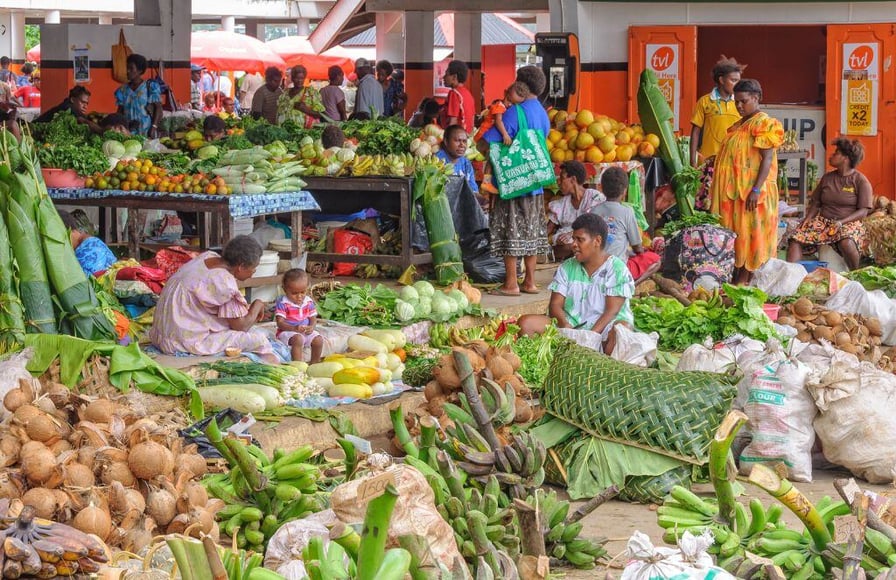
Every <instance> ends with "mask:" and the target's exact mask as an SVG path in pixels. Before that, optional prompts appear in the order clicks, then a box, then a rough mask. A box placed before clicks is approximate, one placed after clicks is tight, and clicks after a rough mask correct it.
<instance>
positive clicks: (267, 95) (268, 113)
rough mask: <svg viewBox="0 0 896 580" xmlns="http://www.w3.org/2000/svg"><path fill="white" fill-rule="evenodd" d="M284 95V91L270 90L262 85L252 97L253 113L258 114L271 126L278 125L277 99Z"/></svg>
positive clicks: (278, 89)
mask: <svg viewBox="0 0 896 580" xmlns="http://www.w3.org/2000/svg"><path fill="white" fill-rule="evenodd" d="M282 94H283V89H281V88H279V87H278V88H277V90H276V91H272V90H270V89H269V88H268V87H267V85H262V86H261V87H259V88H258V90H257V91H255V95H253V97H252V110H251V112H252V113H258V114H259V115H261V118H262V119H266V120H267V122H268V123H270V124H271V125H276V124H277V99H279V98H280V95H282Z"/></svg>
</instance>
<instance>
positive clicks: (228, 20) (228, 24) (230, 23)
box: [221, 16, 236, 32]
mask: <svg viewBox="0 0 896 580" xmlns="http://www.w3.org/2000/svg"><path fill="white" fill-rule="evenodd" d="M221 28H222V29H224V30H225V31H226V32H233V29H234V28H236V18H235V17H233V16H222V17H221Z"/></svg>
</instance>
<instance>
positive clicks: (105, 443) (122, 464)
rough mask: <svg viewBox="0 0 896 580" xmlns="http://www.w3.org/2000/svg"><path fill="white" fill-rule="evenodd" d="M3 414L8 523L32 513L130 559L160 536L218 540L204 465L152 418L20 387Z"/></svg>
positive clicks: (51, 389) (101, 401) (3, 494)
mask: <svg viewBox="0 0 896 580" xmlns="http://www.w3.org/2000/svg"><path fill="white" fill-rule="evenodd" d="M3 406H4V407H5V408H6V409H7V410H8V411H9V412H11V413H12V415H11V416H10V417H8V419H7V420H6V421H5V422H4V423H3V424H2V425H0V466H2V467H3V468H4V474H5V477H3V478H2V479H0V498H8V499H9V500H10V509H9V514H8V515H9V516H12V517H15V516H16V515H18V513H19V512H20V511H21V509H22V507H23V506H24V505H31V506H34V508H35V509H36V510H37V515H38V516H39V517H42V518H46V519H51V520H55V521H58V522H62V523H65V524H69V525H71V526H73V527H75V528H77V529H79V530H81V531H82V532H85V533H88V534H96V535H97V536H98V537H99V538H101V539H102V540H103V541H105V542H106V543H107V544H108V545H109V546H110V547H115V548H119V549H122V550H125V551H129V552H134V553H136V552H138V551H139V550H140V549H141V548H143V547H144V546H146V545H148V544H149V543H150V542H151V540H152V538H153V536H155V535H157V534H164V533H184V532H185V531H187V532H188V533H191V534H194V535H196V536H198V535H199V532H200V531H201V532H204V533H207V534H211V535H212V536H214V537H215V538H217V536H218V525H217V524H216V523H215V513H216V512H217V510H219V509H220V508H221V507H223V502H222V501H220V500H216V499H209V497H208V495H207V493H206V491H205V488H204V487H203V486H202V484H200V483H199V482H198V481H196V479H197V478H199V477H201V476H203V475H204V474H205V473H206V471H207V465H206V460H205V458H204V457H202V456H201V455H199V454H198V453H197V452H196V446H195V445H188V446H186V447H184V446H183V445H182V442H181V439H180V436H179V435H178V434H177V431H176V430H175V429H174V428H173V427H166V426H164V425H163V424H161V422H160V420H159V419H160V418H159V417H155V416H152V415H150V416H138V415H137V414H135V413H134V412H133V411H132V410H131V409H130V407H128V406H127V405H123V404H120V403H119V402H117V401H116V400H113V399H109V398H96V397H84V396H79V395H76V394H74V393H72V392H71V391H70V390H69V389H68V388H67V387H66V386H65V385H62V384H59V383H48V384H46V385H44V386H41V384H40V383H38V382H37V381H30V382H29V381H24V380H23V381H20V383H19V387H18V388H15V389H12V390H11V391H9V392H8V393H7V394H6V396H5V397H4V399H3ZM188 528H190V529H189V530H188Z"/></svg>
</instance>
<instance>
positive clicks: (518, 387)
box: [495, 373, 532, 397]
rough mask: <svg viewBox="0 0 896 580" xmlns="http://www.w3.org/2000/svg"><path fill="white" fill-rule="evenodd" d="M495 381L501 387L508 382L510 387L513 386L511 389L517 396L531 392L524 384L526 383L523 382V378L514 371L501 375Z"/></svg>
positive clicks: (528, 394) (524, 395)
mask: <svg viewBox="0 0 896 580" xmlns="http://www.w3.org/2000/svg"><path fill="white" fill-rule="evenodd" d="M495 382H496V383H498V384H499V385H501V387H504V385H507V384H509V385H510V386H511V387H513V391H514V392H515V393H516V394H517V396H519V397H528V396H530V395H531V394H532V391H531V390H530V389H529V387H528V386H526V383H525V382H523V379H521V378H520V376H519V375H517V374H515V373H514V374H510V375H507V376H504V377H501V378H500V379H499V380H497V381H495Z"/></svg>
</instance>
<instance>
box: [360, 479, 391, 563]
mask: <svg viewBox="0 0 896 580" xmlns="http://www.w3.org/2000/svg"><path fill="white" fill-rule="evenodd" d="M396 501H398V490H397V489H395V487H394V486H393V485H387V486H386V490H385V491H384V492H383V494H382V495H381V496H379V497H377V498H374V499H372V500H371V501H370V503H368V504H367V513H366V514H365V516H364V529H363V531H362V532H361V545H360V547H359V550H358V577H357V580H374V579H375V578H376V576H377V572H378V571H379V569H380V565H381V564H382V563H383V558H384V557H385V555H386V539H387V538H388V536H389V522H390V521H391V520H392V510H394V509H395V502H396Z"/></svg>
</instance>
